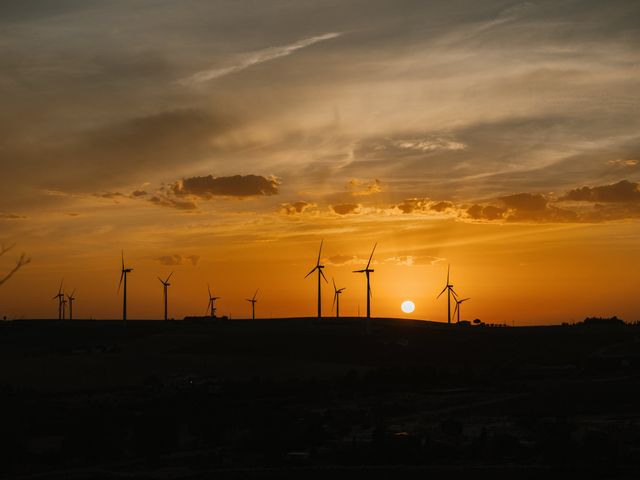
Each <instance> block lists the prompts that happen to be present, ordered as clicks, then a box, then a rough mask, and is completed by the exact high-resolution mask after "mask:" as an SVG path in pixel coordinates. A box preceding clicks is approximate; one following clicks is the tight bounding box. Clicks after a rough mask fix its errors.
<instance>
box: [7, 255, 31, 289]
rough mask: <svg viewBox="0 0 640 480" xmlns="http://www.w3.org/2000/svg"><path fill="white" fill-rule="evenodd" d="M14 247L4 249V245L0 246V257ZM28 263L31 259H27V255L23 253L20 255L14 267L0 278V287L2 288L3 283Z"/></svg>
mask: <svg viewBox="0 0 640 480" xmlns="http://www.w3.org/2000/svg"><path fill="white" fill-rule="evenodd" d="M14 246H15V245H10V246H8V247H5V246H4V245H2V246H0V257H1V256H2V255H4V254H5V253H7V252H8V251H9V250H11V249H12V248H13V247H14ZM30 261H31V259H30V258H29V257H27V255H26V254H25V253H24V252H23V253H22V255H20V258H18V260H17V261H16V266H15V267H13V268H12V269H11V270H9V272H8V273H7V274H6V275H5V276H4V277H2V278H0V286H2V285H3V284H4V282H6V281H7V280H9V279H10V278H11V277H12V276H13V275H14V274H15V273H16V272H17V271H18V270H20V269H21V268H22V267H23V266H24V265H26V264H27V263H29V262H30Z"/></svg>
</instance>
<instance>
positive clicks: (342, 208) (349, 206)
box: [331, 203, 360, 215]
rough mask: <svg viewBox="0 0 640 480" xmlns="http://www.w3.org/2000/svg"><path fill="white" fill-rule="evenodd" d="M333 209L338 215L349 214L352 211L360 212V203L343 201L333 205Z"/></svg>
mask: <svg viewBox="0 0 640 480" xmlns="http://www.w3.org/2000/svg"><path fill="white" fill-rule="evenodd" d="M331 209H332V210H333V211H334V212H335V213H337V214H338V215H348V214H350V213H358V212H359V210H360V204H358V203H341V204H338V205H331Z"/></svg>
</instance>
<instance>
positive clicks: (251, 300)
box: [245, 289, 260, 320]
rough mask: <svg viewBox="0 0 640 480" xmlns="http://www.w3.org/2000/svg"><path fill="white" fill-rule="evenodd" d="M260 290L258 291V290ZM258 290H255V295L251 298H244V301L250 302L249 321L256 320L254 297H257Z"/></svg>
mask: <svg viewBox="0 0 640 480" xmlns="http://www.w3.org/2000/svg"><path fill="white" fill-rule="evenodd" d="M258 290H260V289H258ZM258 290H256V293H254V294H253V298H246V299H245V300H246V301H247V302H251V320H255V319H256V302H257V301H258V300H256V295H258Z"/></svg>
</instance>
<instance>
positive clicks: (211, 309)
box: [207, 283, 257, 318]
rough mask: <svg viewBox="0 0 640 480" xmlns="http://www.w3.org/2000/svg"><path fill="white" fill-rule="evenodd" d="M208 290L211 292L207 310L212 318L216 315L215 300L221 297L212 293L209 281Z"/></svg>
mask: <svg viewBox="0 0 640 480" xmlns="http://www.w3.org/2000/svg"><path fill="white" fill-rule="evenodd" d="M207 291H208V292H209V305H207V312H209V316H210V317H211V318H214V317H215V316H216V307H215V301H216V300H218V299H220V297H213V296H212V295H211V287H210V286H209V284H208V283H207ZM256 293H257V292H256Z"/></svg>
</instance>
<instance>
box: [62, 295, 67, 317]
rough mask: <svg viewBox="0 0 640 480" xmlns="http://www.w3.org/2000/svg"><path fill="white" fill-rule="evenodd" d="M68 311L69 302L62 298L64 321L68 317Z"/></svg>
mask: <svg viewBox="0 0 640 480" xmlns="http://www.w3.org/2000/svg"><path fill="white" fill-rule="evenodd" d="M66 311H67V301H66V300H65V298H64V297H62V320H64V319H65V317H66V315H67V314H66Z"/></svg>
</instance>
